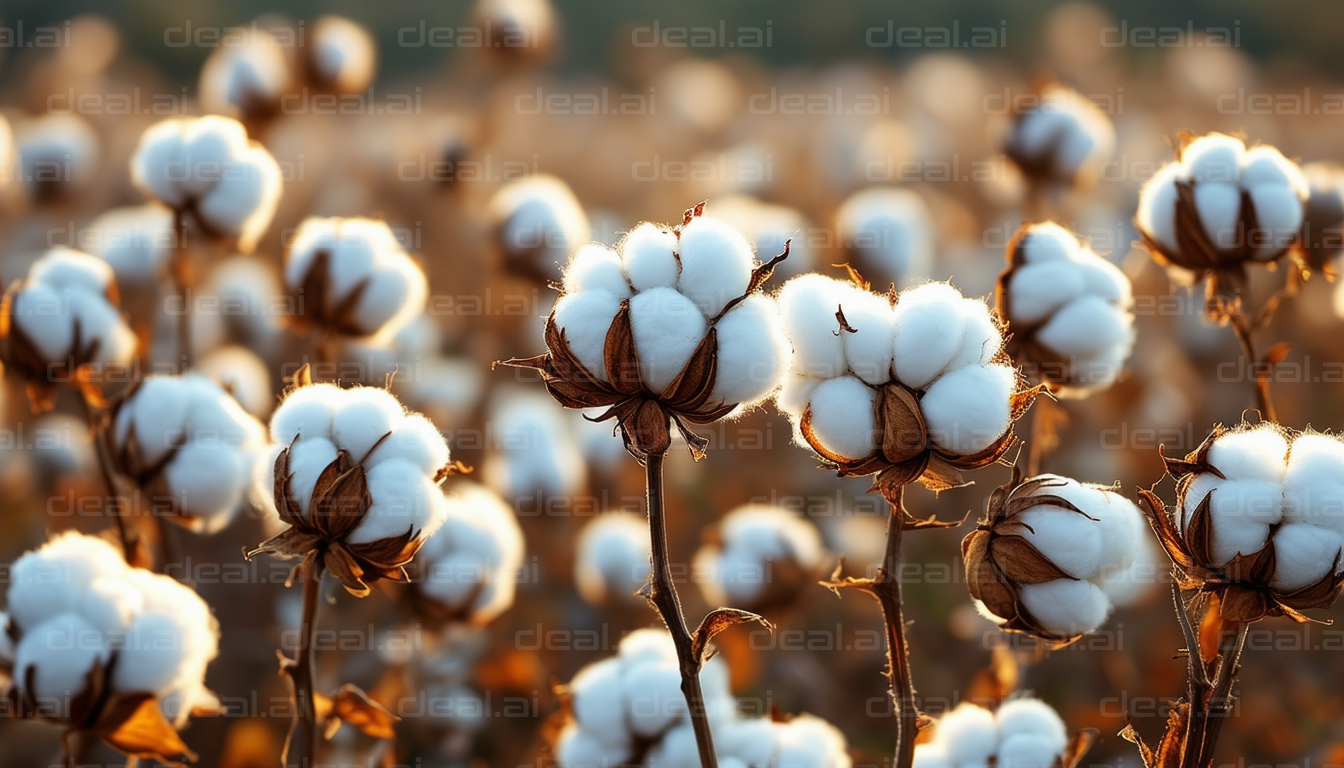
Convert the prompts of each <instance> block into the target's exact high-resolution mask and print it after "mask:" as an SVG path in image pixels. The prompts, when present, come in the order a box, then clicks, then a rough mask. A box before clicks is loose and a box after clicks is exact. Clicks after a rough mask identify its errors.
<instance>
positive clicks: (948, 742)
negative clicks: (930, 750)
mask: <svg viewBox="0 0 1344 768" xmlns="http://www.w3.org/2000/svg"><path fill="white" fill-rule="evenodd" d="M998 740H999V729H998V725H997V723H995V722H994V715H993V713H991V712H990V711H989V710H987V709H985V708H984V707H978V706H976V705H974V704H970V703H963V704H958V705H957V707H956V708H955V709H953V710H952V711H951V712H948V713H947V714H945V715H943V716H942V717H941V718H939V719H938V728H937V730H936V731H934V741H935V743H936V744H938V745H939V746H941V747H942V748H943V753H944V754H946V755H947V759H948V760H950V761H951V762H953V763H955V764H957V765H976V764H983V763H984V762H985V761H987V760H988V759H989V758H991V757H992V756H993V755H994V751H995V748H996V747H997V746H998Z"/></svg>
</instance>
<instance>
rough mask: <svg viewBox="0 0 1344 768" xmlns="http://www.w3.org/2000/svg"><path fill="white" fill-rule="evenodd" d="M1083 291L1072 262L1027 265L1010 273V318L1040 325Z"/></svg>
mask: <svg viewBox="0 0 1344 768" xmlns="http://www.w3.org/2000/svg"><path fill="white" fill-rule="evenodd" d="M1086 289H1087V286H1086V283H1085V282H1084V279H1083V276H1082V275H1081V274H1079V272H1078V270H1077V268H1076V267H1075V265H1074V263H1073V262H1067V261H1055V260H1052V261H1041V262H1028V263H1027V264H1024V265H1022V266H1020V267H1017V268H1016V269H1015V270H1014V271H1013V276H1012V278H1011V279H1010V281H1009V283H1008V298H1009V306H1011V308H1012V313H1013V314H1012V318H1011V319H1012V320H1014V321H1016V322H1018V323H1021V324H1024V325H1033V324H1035V323H1039V322H1042V321H1044V320H1045V319H1046V318H1048V317H1050V316H1051V315H1052V314H1054V313H1055V312H1057V311H1058V310H1059V308H1060V307H1063V306H1065V305H1066V304H1068V303H1069V302H1070V301H1073V300H1074V299H1076V298H1078V297H1079V296H1081V295H1083V292H1084V291H1085V290H1086Z"/></svg>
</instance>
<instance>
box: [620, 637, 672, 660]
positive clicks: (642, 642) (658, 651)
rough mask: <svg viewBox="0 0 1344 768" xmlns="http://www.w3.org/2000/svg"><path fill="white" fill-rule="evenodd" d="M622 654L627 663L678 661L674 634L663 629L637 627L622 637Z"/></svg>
mask: <svg viewBox="0 0 1344 768" xmlns="http://www.w3.org/2000/svg"><path fill="white" fill-rule="evenodd" d="M619 652H620V656H621V658H622V659H623V660H625V663H627V664H635V663H638V664H646V663H650V662H655V663H656V662H666V663H670V664H676V663H677V649H676V646H675V645H674V644H673V643H672V636H671V635H669V634H668V633H667V632H664V631H663V630H661V629H652V628H645V629H637V630H635V631H634V632H631V633H630V634H628V635H626V636H625V637H624V638H622V639H621V645H620V648H619Z"/></svg>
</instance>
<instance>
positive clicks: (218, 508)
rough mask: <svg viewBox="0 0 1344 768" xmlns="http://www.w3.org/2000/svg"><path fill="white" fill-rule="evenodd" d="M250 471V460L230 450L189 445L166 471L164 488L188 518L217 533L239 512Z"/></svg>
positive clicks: (215, 446)
mask: <svg viewBox="0 0 1344 768" xmlns="http://www.w3.org/2000/svg"><path fill="white" fill-rule="evenodd" d="M249 470H250V461H249V460H248V458H247V457H245V456H244V455H243V454H240V453H239V452H238V451H236V450H234V449H232V448H230V447H228V446H223V445H218V444H209V443H205V444H201V443H189V444H187V445H185V446H183V447H182V449H181V450H179V451H178V452H177V454H176V455H175V456H174V457H173V460H172V461H171V462H169V463H168V465H167V466H166V467H165V468H164V476H163V477H164V486H165V489H166V490H167V491H168V494H169V495H170V496H171V497H172V498H173V499H174V500H175V501H176V503H177V505H178V508H179V509H180V510H181V511H182V512H183V513H184V514H186V515H188V516H189V517H190V518H194V519H199V520H200V521H201V525H202V530H203V531H204V532H205V533H215V532H218V531H219V530H220V529H222V528H223V527H224V526H225V525H227V524H228V523H229V521H230V520H231V519H232V518H233V514H234V513H235V512H237V511H238V507H239V504H240V503H241V502H242V500H243V496H244V494H245V492H246V489H247V483H248V481H249V480H250V479H251V476H252V473H251V472H250V471H249Z"/></svg>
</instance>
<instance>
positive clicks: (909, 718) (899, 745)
mask: <svg viewBox="0 0 1344 768" xmlns="http://www.w3.org/2000/svg"><path fill="white" fill-rule="evenodd" d="M904 495H905V488H904V486H897V487H896V490H895V491H892V492H891V493H890V495H889V496H887V503H888V504H889V505H890V506H891V515H890V516H889V517H888V519H887V546H886V551H885V553H884V554H883V556H882V567H881V568H880V569H878V572H877V579H876V580H875V581H874V583H873V587H872V592H873V596H874V597H876V598H877V601H878V603H879V604H881V606H882V617H883V619H884V621H885V623H886V625H887V678H888V680H889V682H890V688H889V691H888V692H889V693H890V694H891V701H892V706H893V707H894V708H895V710H896V752H895V757H894V763H893V765H894V768H910V766H911V765H913V764H914V759H915V737H916V736H918V735H919V707H918V706H917V705H916V703H915V683H914V680H913V679H912V678H911V676H910V646H909V645H908V643H907V642H906V639H905V614H904V612H903V611H902V608H901V579H900V571H901V538H902V534H903V533H904V531H905V505H904V503H903V498H904Z"/></svg>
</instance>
